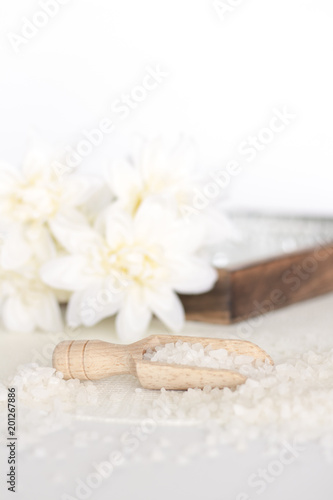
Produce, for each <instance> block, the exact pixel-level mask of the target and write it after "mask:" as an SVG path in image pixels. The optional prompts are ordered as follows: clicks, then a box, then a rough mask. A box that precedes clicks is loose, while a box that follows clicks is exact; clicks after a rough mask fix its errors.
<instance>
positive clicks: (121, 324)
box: [116, 286, 152, 342]
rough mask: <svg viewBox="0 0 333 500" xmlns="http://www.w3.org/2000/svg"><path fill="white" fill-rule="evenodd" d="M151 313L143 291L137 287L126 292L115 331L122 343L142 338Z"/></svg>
mask: <svg viewBox="0 0 333 500" xmlns="http://www.w3.org/2000/svg"><path fill="white" fill-rule="evenodd" d="M151 316H152V314H151V311H150V309H149V307H148V305H147V303H146V300H145V291H144V290H143V289H142V288H141V287H138V286H132V287H131V289H130V290H128V292H127V294H126V296H125V299H124V302H123V305H122V306H121V309H120V311H119V313H118V315H117V319H116V329H117V333H118V335H119V338H121V340H123V341H124V342H133V341H135V340H138V339H139V338H141V337H142V335H143V334H144V333H145V331H146V330H147V327H148V325H149V323H150V320H151Z"/></svg>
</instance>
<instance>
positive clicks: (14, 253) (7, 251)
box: [1, 227, 33, 269]
mask: <svg viewBox="0 0 333 500" xmlns="http://www.w3.org/2000/svg"><path fill="white" fill-rule="evenodd" d="M32 251H33V249H32V246H31V245H29V244H28V242H27V241H26V240H25V238H24V234H23V230H22V228H21V227H18V228H14V229H13V230H12V231H11V232H10V233H9V234H7V236H6V238H5V239H4V242H3V246H2V252H1V267H3V268H4V269H17V268H19V267H21V266H23V265H24V264H25V263H26V262H27V261H28V260H29V259H30V257H31V255H32Z"/></svg>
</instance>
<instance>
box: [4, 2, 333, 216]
mask: <svg viewBox="0 0 333 500" xmlns="http://www.w3.org/2000/svg"><path fill="white" fill-rule="evenodd" d="M51 1H52V0H50V2H51ZM53 1H56V0H53ZM62 1H63V3H64V5H61V6H59V9H58V12H56V14H55V15H54V16H53V18H50V19H47V21H46V24H45V26H43V27H40V28H38V29H37V32H36V33H35V35H34V36H33V37H32V38H31V39H29V40H27V43H23V42H22V43H19V44H18V45H19V47H18V52H15V50H14V49H13V46H12V44H11V42H10V39H9V37H12V39H13V34H15V35H21V34H22V27H23V25H24V23H25V22H26V21H24V18H27V19H28V20H29V21H31V20H33V19H35V18H34V16H36V13H37V12H38V11H41V10H42V9H41V4H43V3H44V4H45V3H47V0H44V1H43V0H40V1H38V0H16V1H15V2H12V1H11V0H2V1H1V5H0V36H1V49H0V55H1V73H0V75H1V76H0V80H1V84H0V96H1V115H0V133H1V141H0V159H2V160H6V161H10V162H12V163H13V164H19V162H20V160H21V158H22V155H23V152H24V150H25V147H26V142H27V136H28V132H29V131H30V130H31V129H36V130H37V131H39V132H40V133H41V135H42V137H44V138H45V139H46V140H47V141H50V142H51V143H53V144H56V145H59V146H60V145H62V146H63V145H69V144H74V145H75V144H76V143H77V142H78V141H79V140H80V138H81V139H82V131H83V130H84V129H87V130H90V129H92V128H94V127H96V126H97V125H98V123H99V121H100V120H101V119H102V118H104V117H109V118H111V119H113V118H116V119H117V123H116V127H115V131H114V132H113V133H112V134H110V135H108V136H106V137H105V139H104V141H103V144H102V145H101V146H100V147H96V148H94V150H93V152H92V154H90V155H89V156H88V157H87V158H86V159H85V160H84V162H83V163H82V166H81V168H83V169H90V170H98V169H99V168H100V166H101V164H102V162H103V161H104V160H105V159H108V158H112V157H114V156H117V155H119V154H120V153H122V152H125V153H128V151H129V149H130V145H131V138H132V137H133V134H135V133H140V134H144V135H148V136H155V135H162V136H163V137H165V138H166V140H167V141H168V142H170V143H172V142H173V141H174V140H176V138H177V137H178V135H179V134H180V133H184V134H187V135H192V136H193V137H194V138H195V140H196V141H197V143H198V146H199V151H200V157H201V160H202V162H204V164H205V165H207V167H214V168H216V167H223V166H225V164H226V163H227V162H228V161H230V160H234V159H236V160H237V161H239V162H240V163H242V167H243V174H242V175H240V176H238V177H237V179H234V181H233V185H232V186H231V187H232V194H231V201H230V203H231V205H232V206H233V207H243V208H252V209H255V210H263V209H264V210H273V211H283V212H284V213H291V212H293V213H301V214H302V213H306V214H317V215H333V203H332V201H331V200H332V196H331V192H330V191H331V183H332V180H333V173H332V172H333V170H332V165H333V145H332V137H333V120H332V116H333V99H332V88H333V72H332V65H331V59H332V49H333V30H332V21H333V4H332V2H330V1H329V0H280V1H279V2H276V1H272V0H270V1H267V0H243V1H241V0H240V1H238V2H237V1H232V0H230V2H229V4H233V5H235V4H238V6H236V7H230V11H227V12H226V13H225V15H224V16H221V15H220V16H219V15H218V13H217V10H216V8H215V7H214V2H213V0H205V1H203V0H170V1H168V2H163V1H156V0H141V1H140V2H138V1H135V0H122V1H115V0H112V1H106V0H90V1H89V0H68V2H67V3H66V1H65V0H62ZM222 3H223V2H222ZM224 4H225V5H228V0H225V2H224ZM221 17H222V18H221ZM10 34H11V35H10ZM157 64H159V65H160V68H161V69H162V70H163V71H165V72H167V73H168V76H167V77H166V78H165V79H164V80H163V82H162V83H161V84H160V85H158V87H157V88H156V89H155V90H153V91H151V92H149V93H148V95H147V98H146V99H145V100H144V101H143V102H140V103H138V105H137V108H136V109H135V110H132V111H131V113H130V114H129V116H128V117H127V118H126V119H124V120H119V116H116V115H115V113H114V112H113V111H112V109H111V106H112V103H113V102H114V101H115V100H116V99H119V98H120V97H121V95H122V94H124V93H128V92H130V91H131V90H132V89H133V88H134V87H135V86H136V85H138V84H140V83H141V82H142V80H143V78H144V76H145V74H146V67H147V66H150V67H155V66H156V65H157ZM283 106H286V107H287V109H288V110H289V111H290V112H292V113H294V114H295V116H296V117H295V119H294V120H293V121H292V123H291V124H290V125H289V126H288V127H287V128H286V129H285V131H283V132H281V133H279V134H276V135H275V136H274V139H273V140H272V142H271V143H270V144H268V145H267V147H265V149H264V150H263V151H260V152H258V154H257V156H256V158H255V159H254V161H252V162H247V161H246V157H245V156H241V155H240V154H239V152H238V147H239V144H240V143H241V142H242V141H244V140H246V139H247V137H248V136H251V135H252V136H253V135H256V134H257V133H258V132H259V131H260V129H262V128H263V127H265V126H266V125H267V124H268V122H269V120H270V118H271V117H272V116H273V111H272V110H273V108H278V109H281V108H283Z"/></svg>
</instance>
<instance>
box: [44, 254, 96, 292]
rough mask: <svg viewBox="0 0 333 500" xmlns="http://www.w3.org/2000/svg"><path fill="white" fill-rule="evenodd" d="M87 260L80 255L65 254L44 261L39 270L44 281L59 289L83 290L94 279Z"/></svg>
mask: <svg viewBox="0 0 333 500" xmlns="http://www.w3.org/2000/svg"><path fill="white" fill-rule="evenodd" d="M89 270H90V267H89V261H88V259H87V258H86V257H84V256H82V255H66V256H65V257H59V258H56V259H52V260H50V261H49V262H47V263H45V264H44V265H43V266H42V267H41V270H40V275H41V278H42V280H43V281H44V283H46V284H47V285H49V286H51V287H53V288H58V289H60V290H71V291H76V290H84V289H85V288H86V287H88V286H90V285H91V284H92V283H93V282H94V281H96V277H95V275H93V274H92V273H90V272H89Z"/></svg>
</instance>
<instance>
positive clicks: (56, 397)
mask: <svg viewBox="0 0 333 500" xmlns="http://www.w3.org/2000/svg"><path fill="white" fill-rule="evenodd" d="M273 357H274V352H273ZM145 359H148V360H150V361H151V362H152V363H153V362H155V361H160V362H168V363H179V364H186V365H193V366H202V367H204V366H208V367H212V368H217V369H219V368H220V369H237V370H238V371H240V372H241V373H243V374H244V375H246V377H247V380H246V382H245V383H244V384H242V385H239V386H238V387H237V388H236V389H235V390H230V389H228V388H225V389H218V388H211V387H205V388H204V389H203V390H200V389H189V390H187V391H166V390H164V389H162V390H161V391H147V390H145V389H140V390H136V389H137V388H138V387H137V385H136V384H137V380H136V379H134V378H133V379H132V378H131V377H130V376H120V377H119V378H118V377H113V378H111V379H109V380H105V381H101V383H99V382H89V381H88V382H79V381H78V380H68V381H65V380H64V379H63V378H62V374H61V373H59V372H56V371H55V370H54V369H53V368H45V367H40V366H38V365H36V364H30V365H24V366H22V367H19V368H18V370H17V372H16V374H15V375H14V376H13V377H11V379H10V380H9V381H8V384H6V385H8V386H15V387H16V388H17V398H18V402H19V405H20V415H21V418H20V436H21V437H20V439H21V438H22V433H23V432H24V430H26V435H28V436H29V439H30V440H31V441H33V440H35V441H38V436H40V435H44V434H46V433H50V432H53V431H55V430H58V429H61V428H63V427H66V426H68V424H71V423H72V422H73V419H75V418H76V417H79V418H81V417H82V415H83V416H85V415H86V416H89V417H90V418H94V415H96V413H94V412H95V411H96V409H98V418H99V419H100V418H103V417H105V418H107V419H108V420H110V419H111V420H112V418H113V417H114V416H115V415H116V417H117V418H118V420H119V414H116V413H115V412H114V410H115V406H116V407H117V408H118V409H119V411H120V412H121V418H122V419H124V421H126V420H127V421H128V422H129V425H131V422H132V420H131V418H132V416H133V418H134V419H136V420H137V419H142V421H145V419H147V418H150V419H151V418H152V419H154V421H155V422H156V424H159V423H161V424H165V423H172V424H177V425H179V426H181V425H184V424H185V425H186V424H189V423H195V424H200V425H201V426H202V428H203V429H205V432H206V434H205V436H206V437H205V438H204V441H202V439H201V440H200V442H199V440H198V442H196V444H197V448H198V450H199V451H198V453H200V454H202V453H204V454H205V453H207V454H208V455H209V456H210V455H212V456H213V455H214V454H216V453H217V451H216V450H218V449H220V447H221V445H223V444H225V443H232V444H234V445H236V446H238V447H243V446H245V445H246V444H247V443H248V442H249V441H251V440H254V439H257V438H261V439H263V440H264V442H266V443H267V444H268V445H271V447H272V446H279V445H281V443H283V442H285V440H288V441H289V442H291V443H292V442H295V440H297V441H298V442H300V443H307V442H310V441H312V440H316V441H317V442H318V443H320V445H321V446H322V447H323V448H324V450H326V451H327V453H331V450H332V449H333V418H332V415H333V349H332V348H326V349H325V350H322V351H320V352H317V351H316V350H315V349H313V350H307V352H304V353H298V354H294V355H293V356H291V355H290V353H289V354H286V353H284V354H283V355H281V354H280V362H278V363H277V364H275V365H273V366H272V365H270V364H267V363H264V362H258V361H254V360H253V359H252V358H250V357H247V356H245V357H244V356H237V355H233V354H228V353H226V352H225V351H224V350H221V349H219V350H215V351H214V350H213V349H211V348H210V347H206V348H203V346H202V345H200V344H194V345H193V344H192V345H190V344H188V345H186V343H175V344H170V345H166V346H165V347H161V346H158V348H157V349H156V350H155V351H147V353H146V354H145ZM281 361H282V362H281ZM123 377H127V378H123ZM126 384H127V385H126ZM6 399H7V390H6V386H1V385H0V403H1V400H2V403H1V405H3V406H4V407H5V403H6ZM122 400H123V401H124V402H125V401H126V405H125V404H123V402H122ZM125 408H126V412H127V413H126V414H125V410H124V409H125ZM94 409H95V410H94ZM93 410H94V411H93ZM133 421H134V420H133ZM36 432H38V436H37V435H36ZM36 438H37V439H36ZM80 440H81V441H82V439H81V436H80V439H76V438H75V443H76V444H77V442H79V441H80ZM81 441H80V443H81ZM83 441H84V442H87V443H88V441H89V439H88V437H86V438H84V439H83ZM89 442H90V441H89ZM142 452H143V450H142ZM188 455H191V456H192V455H193V450H192V451H191V453H190V452H188ZM154 456H155V455H154ZM184 456H185V458H186V456H187V452H186V453H185V451H184ZM155 458H156V459H157V460H160V458H161V457H160V456H157V455H156V457H155Z"/></svg>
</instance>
